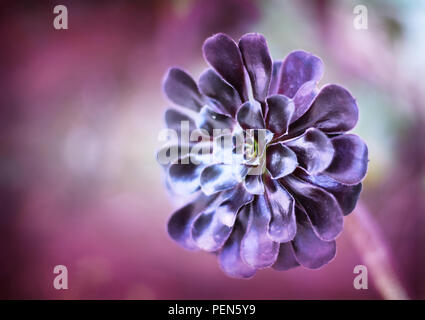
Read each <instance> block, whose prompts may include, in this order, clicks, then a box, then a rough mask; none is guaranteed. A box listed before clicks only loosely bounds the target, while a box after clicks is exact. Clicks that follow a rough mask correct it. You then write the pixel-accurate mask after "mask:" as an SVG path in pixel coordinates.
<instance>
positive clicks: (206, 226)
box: [160, 33, 368, 278]
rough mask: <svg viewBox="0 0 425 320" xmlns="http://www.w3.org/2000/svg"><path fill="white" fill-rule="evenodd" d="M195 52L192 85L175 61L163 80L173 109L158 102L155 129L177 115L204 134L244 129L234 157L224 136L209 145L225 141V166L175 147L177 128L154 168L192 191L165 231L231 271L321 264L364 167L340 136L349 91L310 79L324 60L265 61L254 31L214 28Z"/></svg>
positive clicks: (243, 273) (355, 146) (355, 141)
mask: <svg viewBox="0 0 425 320" xmlns="http://www.w3.org/2000/svg"><path fill="white" fill-rule="evenodd" d="M203 53H204V57H205V59H206V61H207V62H208V63H209V64H210V66H211V67H212V68H210V69H207V70H206V71H205V72H203V73H202V75H201V76H200V78H199V81H198V83H196V82H195V81H194V80H193V79H192V78H191V76H189V75H188V74H187V73H186V72H184V71H183V70H181V69H178V68H172V69H170V70H169V72H168V74H167V76H166V78H165V81H164V91H165V94H166V95H167V97H168V98H169V99H170V100H171V101H172V102H173V103H175V104H176V105H178V106H180V108H172V109H168V110H167V111H166V113H165V121H166V125H167V127H168V128H170V129H175V130H177V131H178V130H180V129H181V127H182V125H181V124H182V123H183V122H185V123H186V124H187V126H186V128H185V130H186V131H187V132H191V131H193V130H195V129H201V131H202V132H204V135H207V133H211V132H212V131H213V130H214V129H228V132H230V134H235V133H240V132H242V133H246V135H245V136H247V137H249V140H250V141H251V144H250V143H247V142H244V147H245V149H244V152H243V155H242V156H238V155H237V154H236V153H235V148H236V147H237V146H236V145H235V144H234V143H232V144H231V145H228V146H227V147H223V148H222V149H220V150H221V151H219V152H222V150H227V151H228V150H231V153H232V155H233V158H232V163H228V162H223V161H219V160H220V159H221V158H220V157H205V156H198V155H193V153H194V151H193V148H192V149H191V148H190V146H192V145H194V144H195V142H190V143H189V144H188V145H184V144H183V143H182V142H181V140H180V138H181V135H183V134H185V133H184V132H185V131H184V130H180V131H179V136H178V139H177V140H176V141H174V142H171V143H170V144H168V145H167V147H169V146H170V145H173V146H174V147H175V148H177V150H178V153H177V154H176V155H175V156H174V159H172V161H171V163H170V164H168V165H164V169H165V172H166V177H167V184H168V186H169V187H170V189H171V190H174V191H175V192H176V193H178V194H192V197H191V200H190V201H188V203H187V204H186V205H185V206H183V207H182V208H180V209H178V210H177V211H176V212H174V213H173V214H172V216H171V218H170V219H169V221H168V232H169V234H170V236H171V237H172V239H174V240H175V241H176V242H178V243H179V244H180V245H182V246H183V247H185V248H188V249H202V250H205V251H208V252H213V253H215V254H217V256H218V260H219V264H220V266H221V268H222V269H223V271H224V272H226V273H227V274H228V275H230V276H233V277H243V278H248V277H251V276H253V275H254V274H255V272H256V270H257V269H262V268H266V267H273V268H274V269H277V270H288V269H290V268H293V267H296V266H299V265H302V266H304V267H307V268H311V269H316V268H319V267H321V266H323V265H324V264H326V263H328V262H330V261H331V260H332V259H333V258H334V256H335V254H336V243H335V239H336V237H337V236H338V235H339V234H340V232H341V231H342V229H343V218H344V216H345V215H348V214H349V213H351V212H352V211H353V210H354V207H355V205H356V202H357V200H358V197H359V194H360V191H361V188H362V184H361V181H362V180H363V178H364V177H365V175H366V171H367V162H368V150H367V146H366V144H365V143H364V142H363V140H361V139H360V138H359V137H358V136H357V135H354V134H350V133H347V132H348V131H350V130H351V129H353V128H354V126H355V125H356V123H357V120H358V108H357V105H356V101H355V99H354V98H353V97H352V95H351V94H350V93H349V92H348V91H347V90H346V89H344V88H343V87H341V86H338V85H334V84H330V85H325V86H323V87H322V88H321V89H320V90H319V89H318V88H317V84H318V82H319V80H320V79H321V78H322V75H323V70H324V67H323V62H322V60H321V59H320V58H318V57H316V56H315V55H313V54H311V53H308V52H305V51H293V52H291V53H290V54H288V55H287V57H286V58H285V59H284V60H283V61H275V62H273V61H272V59H271V57H270V54H269V50H268V47H267V43H266V40H265V38H264V37H263V36H262V35H260V34H257V33H252V34H246V35H244V36H243V37H242V38H241V39H240V40H239V43H238V44H237V43H235V42H234V41H233V40H232V39H231V38H230V37H228V36H227V35H225V34H216V35H214V36H212V37H210V38H208V39H207V40H206V41H205V43H204V45H203ZM259 132H262V133H263V138H262V140H261V141H262V143H260V141H259V138H258V137H259ZM227 134H229V133H227ZM225 135H226V134H223V135H222V136H225ZM233 140H235V139H233ZM216 141H217V138H208V139H207V140H204V141H203V145H204V146H205V145H207V146H208V147H207V148H209V146H211V145H215V143H216ZM197 143H198V144H200V142H199V141H197ZM201 144H202V143H201ZM247 149H248V150H249V152H246V150H247ZM161 152H164V148H163V149H162V150H160V153H161ZM209 152H210V153H214V152H217V151H214V150H213V148H211V149H209ZM247 154H251V155H254V156H253V157H252V156H248V157H247ZM191 159H197V160H198V161H190V160H191ZM217 159H219V160H217ZM253 159H254V160H255V161H253Z"/></svg>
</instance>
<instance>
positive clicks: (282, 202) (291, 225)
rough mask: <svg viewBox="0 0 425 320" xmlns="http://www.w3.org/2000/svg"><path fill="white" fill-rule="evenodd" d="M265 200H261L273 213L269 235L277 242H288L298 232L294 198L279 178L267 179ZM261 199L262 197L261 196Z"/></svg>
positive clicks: (265, 208)
mask: <svg viewBox="0 0 425 320" xmlns="http://www.w3.org/2000/svg"><path fill="white" fill-rule="evenodd" d="M266 181H267V182H266V190H267V191H266V193H265V194H264V200H262V201H259V202H260V205H262V206H264V208H263V209H262V210H267V211H269V212H270V214H271V219H270V224H269V227H268V231H267V232H268V235H269V237H270V239H272V240H273V241H275V242H288V241H291V240H292V239H294V237H295V234H296V232H297V225H296V221H295V212H294V203H295V202H294V198H292V196H291V195H290V194H289V193H288V191H287V190H286V189H285V188H284V187H283V186H281V185H280V183H279V182H278V181H277V180H273V179H270V178H269V179H268V180H266ZM260 199H261V198H260Z"/></svg>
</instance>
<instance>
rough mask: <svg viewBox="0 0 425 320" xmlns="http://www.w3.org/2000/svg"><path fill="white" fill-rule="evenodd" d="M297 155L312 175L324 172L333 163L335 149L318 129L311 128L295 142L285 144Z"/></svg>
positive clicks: (301, 163)
mask: <svg viewBox="0 0 425 320" xmlns="http://www.w3.org/2000/svg"><path fill="white" fill-rule="evenodd" d="M285 145H286V146H288V147H290V148H291V149H292V150H293V151H294V152H295V153H296V154H297V159H298V162H299V163H300V165H301V166H303V167H304V168H305V169H307V171H308V172H309V173H311V174H315V173H318V172H322V171H323V170H325V169H326V168H327V167H329V165H330V164H331V162H332V159H333V157H334V147H333V145H332V142H331V140H330V139H329V138H328V137H327V136H326V134H324V133H323V132H321V131H320V130H318V129H315V128H310V129H308V130H307V131H306V132H305V133H304V134H303V135H302V136H300V137H299V138H297V139H295V140H291V141H287V142H285Z"/></svg>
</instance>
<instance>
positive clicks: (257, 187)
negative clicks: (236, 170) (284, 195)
mask: <svg viewBox="0 0 425 320" xmlns="http://www.w3.org/2000/svg"><path fill="white" fill-rule="evenodd" d="M243 185H244V187H245V189H246V191H248V192H249V193H251V194H263V193H264V184H263V181H262V175H260V174H251V175H250V174H249V173H248V175H247V176H246V177H245V180H244V184H243Z"/></svg>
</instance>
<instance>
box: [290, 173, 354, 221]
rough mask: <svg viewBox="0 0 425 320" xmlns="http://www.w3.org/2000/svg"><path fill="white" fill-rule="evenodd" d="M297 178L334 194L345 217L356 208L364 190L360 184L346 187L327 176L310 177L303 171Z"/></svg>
mask: <svg viewBox="0 0 425 320" xmlns="http://www.w3.org/2000/svg"><path fill="white" fill-rule="evenodd" d="M296 174H297V176H299V177H300V178H301V179H303V180H305V181H308V182H310V183H312V184H314V185H316V186H318V187H320V188H322V189H325V190H326V191H328V192H329V193H332V194H333V196H334V197H335V199H336V200H337V201H338V203H339V206H340V207H341V209H342V211H343V213H344V215H348V214H350V213H351V212H352V211H353V210H354V208H355V207H356V203H357V200H358V199H359V196H360V191H361V190H362V184H361V183H358V184H355V185H351V186H350V185H346V184H342V183H339V182H338V181H336V180H334V179H332V178H331V177H329V176H327V175H326V174H318V175H314V176H313V175H309V174H308V173H307V172H305V171H303V170H298V169H297V172H296Z"/></svg>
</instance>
